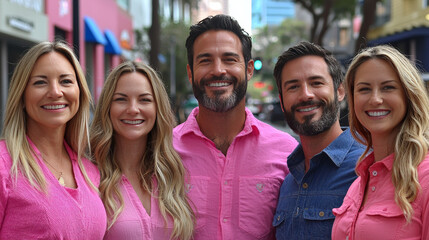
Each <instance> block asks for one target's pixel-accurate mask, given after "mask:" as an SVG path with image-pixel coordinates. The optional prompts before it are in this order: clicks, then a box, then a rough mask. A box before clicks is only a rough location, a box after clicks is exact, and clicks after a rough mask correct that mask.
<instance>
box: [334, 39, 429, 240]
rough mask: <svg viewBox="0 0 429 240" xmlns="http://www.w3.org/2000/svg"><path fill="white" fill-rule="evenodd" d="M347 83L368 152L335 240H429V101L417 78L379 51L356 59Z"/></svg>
mask: <svg viewBox="0 0 429 240" xmlns="http://www.w3.org/2000/svg"><path fill="white" fill-rule="evenodd" d="M346 82H347V90H348V102H349V107H350V116H349V118H350V128H351V130H352V133H353V134H354V137H355V138H356V139H357V140H359V141H360V142H362V143H363V144H366V146H367V148H366V151H365V152H364V154H363V155H362V156H361V157H360V159H359V162H358V164H357V166H356V172H357V173H358V175H359V177H358V178H357V180H356V181H355V182H354V183H353V184H352V186H351V187H350V189H349V191H348V193H347V195H346V197H345V199H344V202H343V205H342V206H341V207H340V208H337V209H334V214H335V215H336V219H335V222H334V226H333V229H332V239H333V240H338V239H349V240H352V239H356V240H361V239H365V240H371V239H374V240H380V239H398V240H399V239H400V240H404V239H410V240H411V239H415V240H417V239H429V155H428V148H429V99H428V96H427V90H426V88H425V86H424V84H423V81H422V79H421V77H420V75H419V73H418V71H417V70H416V68H415V67H414V65H413V64H411V63H410V61H409V60H408V59H407V58H406V57H405V56H403V55H402V54H401V53H400V52H399V51H397V50H396V49H394V48H392V47H389V46H377V47H372V48H368V49H365V50H363V51H362V52H361V53H360V54H358V55H357V56H356V57H355V58H354V59H353V62H352V63H351V65H350V67H349V70H348V72H347V75H346Z"/></svg>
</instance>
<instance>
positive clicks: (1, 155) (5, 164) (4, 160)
mask: <svg viewBox="0 0 429 240" xmlns="http://www.w3.org/2000/svg"><path fill="white" fill-rule="evenodd" d="M11 167H12V159H11V157H10V154H9V151H8V149H7V146H6V141H5V140H1V141H0V171H1V174H2V175H4V174H7V175H8V174H9V170H10V168H11Z"/></svg>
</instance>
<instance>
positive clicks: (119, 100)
mask: <svg viewBox="0 0 429 240" xmlns="http://www.w3.org/2000/svg"><path fill="white" fill-rule="evenodd" d="M113 101H114V102H121V101H126V99H125V98H124V97H116V98H113Z"/></svg>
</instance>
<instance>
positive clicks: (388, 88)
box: [383, 85, 396, 90]
mask: <svg viewBox="0 0 429 240" xmlns="http://www.w3.org/2000/svg"><path fill="white" fill-rule="evenodd" d="M393 89H396V87H395V86H391V85H386V86H384V87H383V90H393Z"/></svg>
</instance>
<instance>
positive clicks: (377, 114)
mask: <svg viewBox="0 0 429 240" xmlns="http://www.w3.org/2000/svg"><path fill="white" fill-rule="evenodd" d="M366 113H367V114H368V115H369V116H370V117H382V116H386V115H387V114H389V113H390V111H367V112H366Z"/></svg>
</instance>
